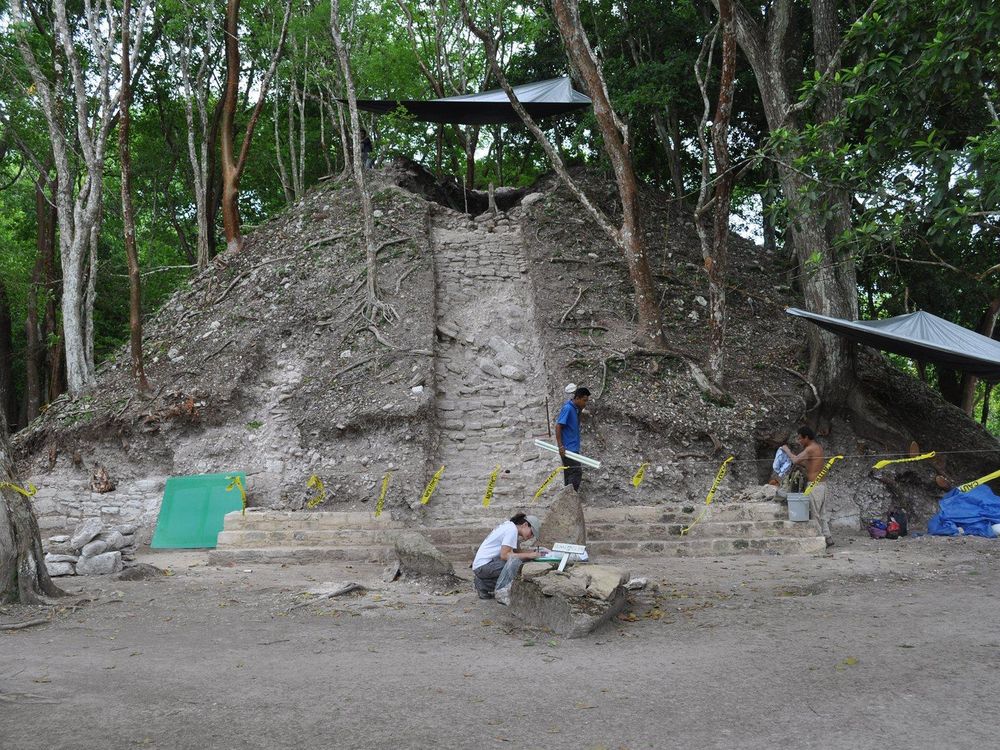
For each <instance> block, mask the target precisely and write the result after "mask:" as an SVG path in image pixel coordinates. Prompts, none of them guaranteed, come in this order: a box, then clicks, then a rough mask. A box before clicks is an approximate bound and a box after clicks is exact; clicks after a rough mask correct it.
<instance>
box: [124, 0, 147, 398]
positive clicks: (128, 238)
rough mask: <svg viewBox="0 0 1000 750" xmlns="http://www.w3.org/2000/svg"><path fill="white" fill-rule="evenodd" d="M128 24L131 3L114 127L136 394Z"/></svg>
mask: <svg viewBox="0 0 1000 750" xmlns="http://www.w3.org/2000/svg"><path fill="white" fill-rule="evenodd" d="M131 22H132V0H124V3H123V5H122V55H121V66H122V86H121V93H120V95H119V98H120V102H119V105H118V106H119V111H120V113H121V123H120V124H119V126H118V160H119V163H120V165H121V175H122V224H123V225H124V229H125V257H126V259H127V261H128V285H129V308H128V310H129V354H130V358H131V362H132V375H133V376H134V377H135V379H136V384H137V385H138V387H139V390H140V391H147V390H149V383H148V382H147V381H146V372H145V370H144V368H143V365H142V276H141V275H140V273H139V252H138V250H137V249H136V244H135V214H134V212H133V208H132V151H131V143H130V141H129V138H130V130H129V129H130V127H131V124H132V118H131V109H132V86H131V80H130V79H131V76H132V71H131V67H130V65H129V61H130V59H131V57H132V49H131V47H130V43H129V25H130V24H131Z"/></svg>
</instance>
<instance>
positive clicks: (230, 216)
mask: <svg viewBox="0 0 1000 750" xmlns="http://www.w3.org/2000/svg"><path fill="white" fill-rule="evenodd" d="M291 15H292V5H291V0H288V1H287V2H286V4H285V17H284V20H283V21H282V25H281V36H280V38H279V40H278V46H277V47H276V48H275V50H274V56H273V57H272V58H271V65H270V67H269V68H268V70H267V73H265V74H264V78H263V79H262V80H261V83H260V87H259V91H258V95H257V103H256V104H255V105H254V108H253V111H252V112H251V113H250V119H249V120H248V122H247V126H246V131H245V132H244V133H243V142H242V143H241V144H240V152H239V155H237V154H236V107H237V97H238V95H239V86H240V39H239V16H240V0H227V1H226V21H225V35H226V87H225V91H224V93H223V107H222V227H223V231H224V233H225V237H226V250H227V251H228V252H239V251H240V250H242V249H243V230H242V222H241V220H240V206H239V201H240V178H241V177H242V176H243V170H244V169H246V165H247V158H248V157H249V154H250V144H251V143H252V141H253V133H254V130H255V128H256V127H257V120H258V119H259V118H260V112H261V110H262V109H263V108H264V103H265V101H266V100H267V91H268V88H269V87H270V85H271V80H272V79H273V78H274V71H275V70H276V69H277V67H278V61H279V60H280V59H281V56H282V54H283V53H284V49H285V39H287V37H288V21H289V19H290V18H291ZM251 78H252V76H251ZM248 91H249V87H248Z"/></svg>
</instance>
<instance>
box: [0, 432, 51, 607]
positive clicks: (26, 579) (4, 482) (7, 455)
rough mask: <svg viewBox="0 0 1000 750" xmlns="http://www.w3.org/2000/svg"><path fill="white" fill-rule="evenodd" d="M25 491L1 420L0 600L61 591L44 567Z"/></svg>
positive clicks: (28, 600) (36, 600)
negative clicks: (18, 477) (18, 476)
mask: <svg viewBox="0 0 1000 750" xmlns="http://www.w3.org/2000/svg"><path fill="white" fill-rule="evenodd" d="M28 492H29V491H28V490H24V489H23V488H21V487H20V485H19V484H18V482H17V477H16V476H15V474H14V461H13V456H12V455H11V450H10V439H9V433H8V431H7V424H6V422H5V421H4V420H2V419H0V603H5V604H6V603H10V602H15V603H20V604H41V603H43V602H44V601H45V599H44V597H47V596H60V595H62V593H63V592H62V591H61V590H60V589H59V588H58V587H57V586H56V585H55V584H54V583H52V579H51V578H49V573H48V570H46V568H45V553H44V552H43V550H42V539H41V534H40V533H39V531H38V521H37V519H36V518H35V511H34V509H33V508H32V507H31V498H30V497H29V496H28Z"/></svg>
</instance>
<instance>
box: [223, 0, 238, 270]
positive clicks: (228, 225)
mask: <svg viewBox="0 0 1000 750" xmlns="http://www.w3.org/2000/svg"><path fill="white" fill-rule="evenodd" d="M239 16H240V0H227V2H226V22H225V35H226V87H225V90H224V92H223V95H222V102H223V104H222V228H223V233H224V234H225V237H226V251H227V252H239V251H240V249H242V247H243V235H242V226H241V222H240V202H239V201H240V177H239V170H238V169H237V163H236V97H237V95H238V94H239V87H240V37H239Z"/></svg>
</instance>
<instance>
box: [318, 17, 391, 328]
mask: <svg viewBox="0 0 1000 750" xmlns="http://www.w3.org/2000/svg"><path fill="white" fill-rule="evenodd" d="M330 35H331V36H332V37H333V44H334V47H335V48H336V50H337V60H338V61H339V63H340V73H341V77H342V78H343V81H344V89H345V90H346V91H347V107H348V110H349V114H350V118H351V158H352V161H353V170H352V171H353V173H354V185H355V187H356V188H357V191H358V200H360V201H361V214H362V227H363V230H364V238H365V269H366V272H367V283H366V294H367V299H366V305H365V317H366V318H368V320H369V322H371V323H372V324H374V325H377V324H378V323H379V322H380V321H383V320H384V321H386V322H392V321H393V320H394V319H395V318H396V312H395V310H393V308H392V307H391V306H390V305H388V304H386V303H385V302H383V301H382V300H380V299H379V290H378V266H377V264H376V253H377V249H376V247H375V217H374V214H373V213H372V199H371V195H370V193H369V192H368V182H367V180H368V178H367V176H366V175H365V168H364V165H363V164H362V163H361V124H360V121H359V120H358V96H357V92H356V91H355V90H354V76H353V75H352V74H351V62H350V60H349V59H348V56H347V46H346V45H345V44H344V37H343V34H342V33H341V30H340V8H339V0H332V1H331V3H330Z"/></svg>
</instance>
